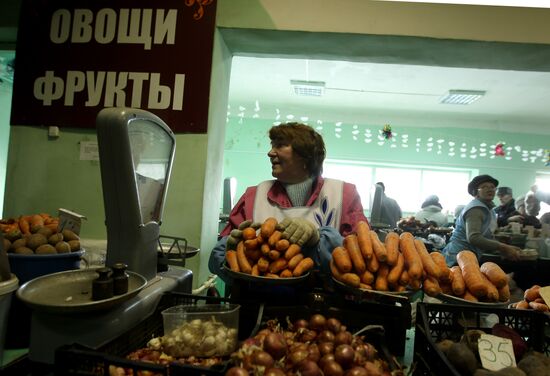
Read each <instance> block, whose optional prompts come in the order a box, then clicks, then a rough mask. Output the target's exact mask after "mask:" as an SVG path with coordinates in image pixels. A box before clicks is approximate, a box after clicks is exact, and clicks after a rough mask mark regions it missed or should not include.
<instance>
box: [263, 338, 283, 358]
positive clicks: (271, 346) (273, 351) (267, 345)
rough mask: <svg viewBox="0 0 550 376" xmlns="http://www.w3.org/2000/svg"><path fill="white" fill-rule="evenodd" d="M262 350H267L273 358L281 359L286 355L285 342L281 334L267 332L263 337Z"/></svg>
mask: <svg viewBox="0 0 550 376" xmlns="http://www.w3.org/2000/svg"><path fill="white" fill-rule="evenodd" d="M264 350H265V351H267V352H268V353H269V354H270V355H271V356H272V357H273V359H275V360H278V359H281V358H282V357H283V356H285V355H286V350H287V346H286V342H285V339H284V337H283V336H282V334H279V333H269V334H268V335H267V336H266V337H265V339H264Z"/></svg>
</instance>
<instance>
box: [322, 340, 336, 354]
mask: <svg viewBox="0 0 550 376" xmlns="http://www.w3.org/2000/svg"><path fill="white" fill-rule="evenodd" d="M318 347H319V352H320V353H321V355H325V354H332V353H333V352H334V343H333V342H321V343H320V344H319V345H318Z"/></svg>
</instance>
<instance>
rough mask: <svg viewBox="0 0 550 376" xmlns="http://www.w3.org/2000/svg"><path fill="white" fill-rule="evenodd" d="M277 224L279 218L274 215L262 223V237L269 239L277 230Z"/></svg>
mask: <svg viewBox="0 0 550 376" xmlns="http://www.w3.org/2000/svg"><path fill="white" fill-rule="evenodd" d="M276 226H277V219H276V218H273V217H269V218H267V219H266V220H265V221H264V223H262V226H261V227H260V234H261V235H262V238H264V239H269V237H270V236H271V234H273V232H274V231H275V227H276Z"/></svg>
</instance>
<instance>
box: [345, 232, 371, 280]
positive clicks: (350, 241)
mask: <svg viewBox="0 0 550 376" xmlns="http://www.w3.org/2000/svg"><path fill="white" fill-rule="evenodd" d="M344 248H345V249H347V250H348V254H349V257H350V259H351V263H352V264H353V268H354V269H355V271H356V272H357V274H361V273H363V272H364V271H365V270H367V266H366V265H365V260H364V259H363V255H362V254H361V249H360V248H359V242H358V241H357V235H355V234H350V235H348V236H346V237H345V238H344Z"/></svg>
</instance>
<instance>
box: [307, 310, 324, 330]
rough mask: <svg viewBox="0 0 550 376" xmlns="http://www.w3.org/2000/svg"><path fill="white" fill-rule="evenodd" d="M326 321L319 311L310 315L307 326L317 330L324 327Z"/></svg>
mask: <svg viewBox="0 0 550 376" xmlns="http://www.w3.org/2000/svg"><path fill="white" fill-rule="evenodd" d="M326 323H327V319H326V318H325V316H323V315H321V314H319V313H316V314H314V315H313V316H311V317H310V319H309V328H310V329H312V330H316V331H318V332H319V331H321V330H323V329H325V325H326Z"/></svg>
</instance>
